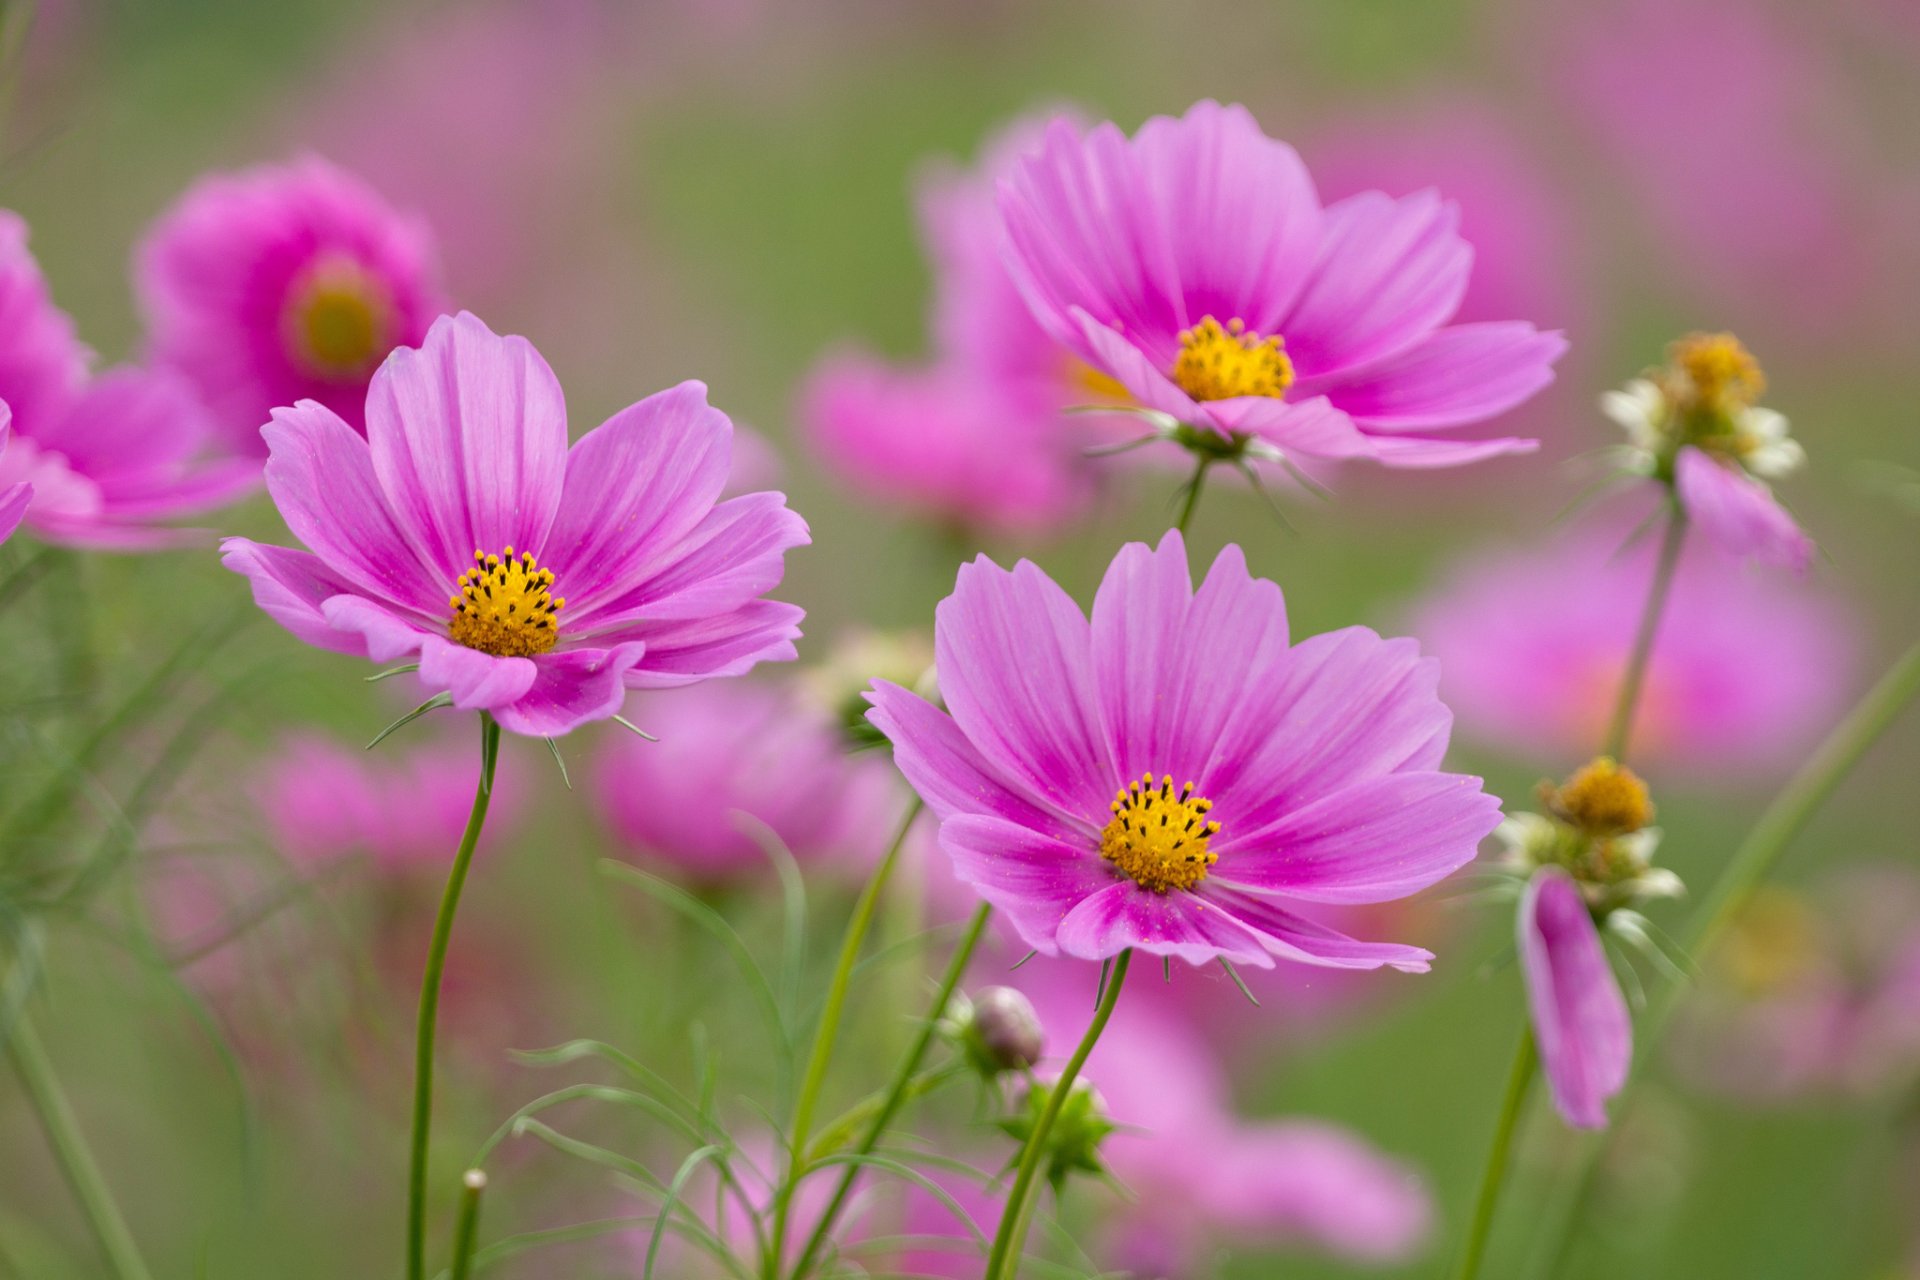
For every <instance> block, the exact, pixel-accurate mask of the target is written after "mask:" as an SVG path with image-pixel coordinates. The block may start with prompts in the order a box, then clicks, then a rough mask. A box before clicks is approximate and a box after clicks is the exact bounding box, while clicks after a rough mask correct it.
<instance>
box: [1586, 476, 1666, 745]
mask: <svg viewBox="0 0 1920 1280" xmlns="http://www.w3.org/2000/svg"><path fill="white" fill-rule="evenodd" d="M1686 540H1687V513H1686V511H1685V510H1683V509H1682V508H1681V506H1680V503H1679V501H1678V499H1674V498H1671V497H1670V498H1669V500H1668V503H1667V519H1666V531H1665V532H1664V533H1663V534H1662V535H1661V539H1660V557H1659V559H1658V560H1657V561H1656V562H1655V563H1654V567H1653V583H1652V585H1651V586H1649V587H1648V589H1647V607H1646V609H1645V610H1644V611H1643V612H1642V613H1641V615H1640V627H1639V629H1638V630H1637V631H1636V632H1635V633H1634V637H1633V648H1632V649H1631V650H1629V651H1628V654H1627V666H1626V670H1625V672H1623V673H1622V675H1621V678H1620V695H1619V697H1618V699H1617V700H1616V701H1615V703H1614V709H1613V719H1612V720H1611V721H1609V722H1608V725H1607V741H1606V745H1605V746H1604V747H1603V748H1602V749H1601V752H1600V754H1602V755H1604V756H1610V757H1612V758H1613V759H1615V760H1624V759H1626V754H1627V741H1628V738H1629V736H1630V735H1631V734H1632V731H1633V716H1634V712H1635V711H1636V710H1637V709H1638V708H1639V705H1640V690H1641V688H1642V687H1643V686H1644V685H1645V684H1646V681H1647V667H1648V666H1649V664H1650V663H1651V662H1652V660H1653V645H1654V641H1655V640H1657V639H1658V638H1659V635H1660V619H1661V617H1662V615H1664V614H1665V613H1666V608H1667V599H1668V597H1669V596H1671V595H1672V594H1673V578H1674V574H1675V572H1676V571H1677V570H1678V569H1679V568H1680V552H1681V550H1682V549H1683V548H1684V547H1685V546H1686Z"/></svg>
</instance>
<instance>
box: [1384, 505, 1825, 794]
mask: <svg viewBox="0 0 1920 1280" xmlns="http://www.w3.org/2000/svg"><path fill="white" fill-rule="evenodd" d="M1626 536H1627V534H1626V529H1625V528H1624V527H1623V526H1620V525H1615V524H1613V523H1611V522H1602V523H1596V524H1594V525H1592V526H1589V527H1585V528H1582V529H1579V530H1577V531H1575V532H1573V533H1571V534H1569V535H1567V536H1564V537H1561V538H1557V539H1554V540H1553V541H1551V542H1549V543H1547V544H1545V545H1542V546H1538V547H1529V548H1524V549H1516V550H1511V551H1495V552H1490V553H1481V554H1476V555H1474V556H1472V557H1471V558H1469V559H1467V560H1464V561H1462V562H1461V563H1460V564H1459V565H1458V566H1457V567H1456V568H1455V569H1454V570H1453V571H1452V572H1450V573H1449V574H1448V575H1447V577H1446V578H1445V579H1444V580H1443V581H1442V582H1441V583H1440V584H1438V586H1437V587H1436V588H1435V589H1434V591H1433V592H1432V593H1431V594H1430V595H1428V596H1427V597H1426V598H1425V599H1423V600H1422V601H1420V602H1419V603H1418V604H1417V605H1416V607H1415V608H1414V610H1413V612H1412V626H1413V630H1414V631H1415V633H1416V634H1418V635H1419V636H1420V637H1421V638H1422V639H1423V640H1424V641H1425V643H1426V644H1427V646H1428V647H1429V648H1430V649H1431V650H1432V651H1433V652H1434V653H1435V654H1436V655H1438V657H1439V658H1440V662H1441V667H1442V669H1443V670H1444V671H1445V672H1446V680H1445V692H1446V697H1447V702H1448V704H1449V705H1450V706H1451V707H1452V708H1453V710H1454V714H1455V715H1456V716H1457V717H1458V721H1459V730H1460V734H1461V736H1462V737H1463V738H1465V739H1469V740H1472V741H1474V742H1477V743H1481V744H1484V745H1486V746H1490V747H1494V748H1498V749H1500V750H1501V751H1503V752H1505V753H1507V754H1509V755H1511V756H1513V757H1515V758H1517V759H1530V758H1531V759H1537V758H1539V757H1540V756H1542V755H1545V756H1547V757H1548V758H1550V759H1555V760H1562V761H1573V760H1578V759H1580V758H1581V757H1582V756H1583V755H1584V754H1585V753H1586V752H1587V751H1589V750H1591V749H1592V744H1593V743H1594V742H1596V741H1598V740H1599V739H1600V737H1601V735H1602V734H1603V733H1604V732H1605V731H1606V728H1607V722H1608V719H1609V717H1610V715H1611V713H1612V710H1613V704H1614V701H1615V699H1616V698H1617V697H1618V696H1619V690H1620V681H1621V678H1622V675H1623V673H1624V672H1625V670H1626V666H1627V657H1628V654H1629V652H1630V651H1631V649H1632V647H1633V638H1634V631H1635V628H1636V627H1637V626H1638V625H1639V620H1640V615H1641V613H1642V611H1643V610H1644V609H1645V607H1646V595H1647V579H1648V575H1649V574H1650V573H1651V571H1652V562H1653V559H1654V556H1655V554H1656V548H1655V547H1654V546H1653V540H1652V539H1646V540H1643V541H1642V542H1640V543H1637V544H1629V545H1626V546H1624V547H1623V546H1622V543H1623V542H1624V541H1625V540H1626ZM1857 629H1858V628H1857V623H1856V622H1855V620H1854V619H1853V617H1852V616H1851V613H1850V611H1849V610H1848V609H1847V608H1846V607H1844V605H1843V604H1842V602H1840V601H1838V600H1835V599H1833V598H1831V597H1830V596H1826V595H1823V594H1816V593H1810V592H1809V591H1808V590H1807V589H1806V587H1805V585H1804V584H1801V583H1797V582H1789V581H1786V580H1783V579H1782V578H1781V577H1780V576H1779V575H1774V574H1754V573H1749V572H1746V571H1745V567H1744V566H1743V565H1741V564H1740V563H1739V562H1738V561H1736V560H1734V559H1733V558H1732V557H1729V556H1726V555H1724V554H1722V553H1721V552H1720V551H1719V550H1718V549H1717V548H1715V547H1713V546H1711V545H1709V544H1707V543H1706V542H1704V541H1697V542H1693V543H1690V544H1689V545H1688V546H1687V547H1686V548H1685V550H1684V551H1683V552H1682V554H1681V558H1680V565H1679V570H1678V573H1677V575H1676V577H1675V580H1674V589H1673V591H1672V592H1671V593H1670V595H1669V599H1668V602H1667V608H1666V613H1665V621H1664V622H1663V623H1662V626H1661V630H1660V639H1659V643H1658V644H1657V645H1656V646H1655V647H1654V650H1653V653H1652V656H1651V657H1650V658H1649V660H1648V664H1647V674H1646V681H1645V684H1644V685H1643V687H1642V690H1641V695H1640V705H1639V717H1638V719H1637V721H1636V728H1635V734H1634V738H1635V746H1634V752H1635V756H1636V758H1637V759H1638V760H1639V761H1640V762H1641V763H1643V764H1647V765H1650V766H1652V765H1657V766H1658V768H1659V769H1660V771H1661V773H1662V774H1663V775H1666V776H1671V777H1685V778H1686V779H1687V780H1689V781H1693V780H1698V779H1717V778H1738V777H1742V776H1747V775H1763V774H1766V773H1768V772H1772V771H1775V770H1778V769H1781V768H1784V767H1785V766H1786V765H1788V764H1790V763H1792V762H1795V761H1797V760H1798V759H1799V758H1800V755H1801V754H1802V753H1803V752H1804V751H1805V750H1806V748H1807V747H1809V746H1810V745H1811V744H1812V743H1813V742H1814V741H1815V740H1816V739H1817V738H1818V737H1819V735H1820V734H1821V733H1822V732H1824V730H1825V728H1826V726H1827V725H1829V724H1831V723H1832V722H1833V720H1834V718H1835V717H1836V716H1837V715H1838V714H1839V713H1840V711H1841V710H1842V709H1843V707H1844V704H1845V702H1846V699H1847V697H1848V694H1849V691H1850V688H1851V684H1852V681H1853V675H1854V668H1855V662H1854V659H1855V657H1856V654H1857V652H1858V649H1859V642H1858V635H1857Z"/></svg>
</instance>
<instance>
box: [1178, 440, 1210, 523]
mask: <svg viewBox="0 0 1920 1280" xmlns="http://www.w3.org/2000/svg"><path fill="white" fill-rule="evenodd" d="M1212 465H1213V459H1212V458H1201V459H1200V461H1199V462H1197V463H1195V464H1194V468H1193V478H1192V479H1191V480H1189V481H1187V485H1186V494H1187V497H1186V501H1184V502H1182V503H1181V504H1180V519H1179V520H1177V521H1175V522H1174V526H1173V527H1174V528H1176V529H1178V530H1179V531H1180V534H1181V536H1182V537H1185V536H1186V532H1187V526H1188V525H1190V524H1192V523H1193V513H1194V512H1195V511H1196V510H1198V509H1199V507H1200V490H1201V489H1202V488H1204V487H1205V485H1206V483H1207V468H1209V467H1211V466H1212Z"/></svg>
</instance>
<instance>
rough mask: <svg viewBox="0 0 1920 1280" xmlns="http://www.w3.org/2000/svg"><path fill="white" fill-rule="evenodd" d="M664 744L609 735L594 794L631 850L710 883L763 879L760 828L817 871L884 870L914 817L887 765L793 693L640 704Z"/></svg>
mask: <svg viewBox="0 0 1920 1280" xmlns="http://www.w3.org/2000/svg"><path fill="white" fill-rule="evenodd" d="M633 714H634V715H635V716H636V717H638V719H637V720H636V723H638V724H639V725H640V726H641V727H642V728H644V729H646V730H647V732H649V733H651V734H653V735H654V736H655V737H657V738H658V739H659V741H658V742H647V741H644V740H643V739H641V738H639V737H637V736H635V735H633V734H626V733H623V734H620V735H618V736H613V737H609V738H608V739H607V740H606V741H605V743H604V744H603V746H602V747H601V748H600V756H599V760H598V762H597V764H596V767H595V769H594V773H593V778H592V783H591V787H592V792H593V795H594V798H595V800H596V801H597V802H598V804H599V808H600V812H601V815H602V816H603V817H604V818H605V820H606V822H607V824H608V825H609V826H610V827H611V828H612V829H613V831H614V832H615V833H616V834H617V835H618V836H619V837H620V839H621V840H622V841H623V842H625V843H626V844H627V845H628V846H630V847H631V848H632V850H633V851H634V852H635V853H636V854H638V855H641V856H643V857H645V858H648V859H651V860H655V861H658V862H661V863H665V864H668V865H670V866H673V867H675V868H676V869H678V870H679V871H681V872H682V873H684V874H685V875H686V876H688V877H689V878H691V879H693V880H696V881H700V882H704V883H724V882H728V881H736V880H749V881H761V880H765V879H766V878H767V877H769V876H771V875H772V864H771V863H770V862H769V861H768V857H767V852H766V849H765V846H764V844H763V842H762V839H763V837H762V833H761V830H760V828H762V827H764V828H765V829H766V831H769V832H771V833H772V835H773V836H774V837H775V838H777V839H778V840H779V841H780V843H781V844H783V845H784V846H785V847H786V848H787V850H788V851H789V852H791V853H792V854H793V856H794V857H795V859H796V860H798V861H799V863H800V865H801V866H802V867H804V868H806V869H807V870H808V871H810V872H826V871H831V870H833V869H835V868H839V869H841V870H846V871H854V872H858V871H859V870H861V869H863V868H865V867H868V866H870V865H872V864H873V863H874V862H876V861H878V860H879V858H880V856H881V855H882V854H883V853H884V852H885V851H886V844H887V841H888V839H889V838H890V837H891V835H892V834H893V832H894V829H895V827H896V824H897V823H898V821H899V819H900V816H901V815H902V814H903V813H904V812H905V807H906V805H905V796H904V794H903V792H902V791H901V789H900V788H899V786H898V785H897V784H896V783H895V781H894V779H893V777H892V770H891V769H889V768H888V767H887V763H886V760H885V758H884V757H882V756H880V755H879V754H877V753H871V752H868V753H860V754H850V753H849V747H850V743H849V741H848V740H847V738H846V737H845V735H844V734H843V732H842V731H841V728H840V726H839V725H838V724H836V723H835V722H834V720H833V718H832V717H831V716H830V715H829V714H828V713H827V712H826V711H825V709H823V708H821V707H819V706H817V705H815V704H814V703H813V702H811V701H809V700H807V699H805V698H803V697H800V696H798V695H797V693H796V692H795V691H794V690H793V689H791V688H790V687H788V686H785V685H774V684H767V683H761V682H756V681H744V682H742V681H732V682H728V683H726V684H719V683H709V684H705V685H700V686H698V687H695V688H692V689H686V690H680V691H677V692H675V693H674V694H673V695H672V696H671V697H660V698H649V699H647V700H646V701H644V702H641V703H638V704H636V707H635V710H634V713H633Z"/></svg>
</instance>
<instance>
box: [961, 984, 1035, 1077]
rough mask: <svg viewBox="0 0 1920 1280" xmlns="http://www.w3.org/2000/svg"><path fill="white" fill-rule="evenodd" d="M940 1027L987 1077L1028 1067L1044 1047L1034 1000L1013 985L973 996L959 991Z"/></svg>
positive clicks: (971, 1064)
mask: <svg viewBox="0 0 1920 1280" xmlns="http://www.w3.org/2000/svg"><path fill="white" fill-rule="evenodd" d="M940 1026H941V1029H942V1030H943V1031H945V1033H946V1035H947V1037H948V1039H950V1040H952V1041H953V1043H954V1044H955V1045H956V1046H958V1048H959V1049H960V1052H961V1053H963V1054H965V1055H966V1059H967V1062H968V1064H969V1065H970V1066H972V1067H973V1069H974V1070H975V1071H978V1072H979V1073H980V1074H981V1075H983V1076H985V1077H987V1078H988V1079H992V1078H993V1077H995V1076H997V1075H1000V1074H1001V1073H1002V1072H1007V1071H1025V1070H1027V1069H1029V1068H1030V1067H1032V1066H1033V1064H1034V1063H1036V1062H1038V1061H1040V1052H1041V1050H1042V1049H1043V1048H1044V1047H1045V1035H1044V1033H1043V1032H1042V1030H1041V1027H1040V1015H1039V1014H1037V1013H1035V1012H1034V1011H1033V1002H1032V1001H1030V1000H1028V999H1027V998H1026V996H1024V995H1022V994H1021V993H1020V992H1018V991H1015V990H1014V989H1013V988H1012V987H987V988H984V989H983V990H981V991H980V992H979V993H978V994H976V995H974V996H973V997H972V998H971V999H969V998H968V997H967V996H965V995H960V994H956V995H955V996H954V997H953V1003H951V1004H950V1005H948V1006H947V1013H946V1016H945V1017H944V1018H942V1019H941V1020H940Z"/></svg>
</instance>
